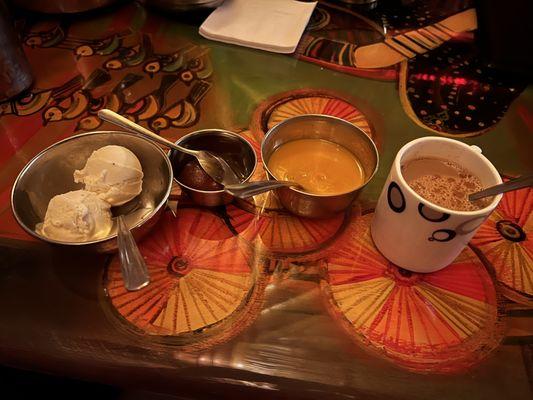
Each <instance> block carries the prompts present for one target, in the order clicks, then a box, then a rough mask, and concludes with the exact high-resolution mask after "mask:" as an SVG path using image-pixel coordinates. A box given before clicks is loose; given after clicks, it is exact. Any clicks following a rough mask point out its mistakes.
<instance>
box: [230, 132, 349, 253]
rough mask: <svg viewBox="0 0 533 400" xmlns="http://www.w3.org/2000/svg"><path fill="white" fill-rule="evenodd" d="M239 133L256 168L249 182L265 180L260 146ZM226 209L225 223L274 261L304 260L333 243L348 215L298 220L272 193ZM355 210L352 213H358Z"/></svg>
mask: <svg viewBox="0 0 533 400" xmlns="http://www.w3.org/2000/svg"><path fill="white" fill-rule="evenodd" d="M240 134H241V135H242V136H243V137H244V138H246V140H248V142H250V144H251V145H252V147H253V148H254V151H255V152H256V156H257V160H258V161H257V167H256V169H255V172H254V174H253V175H252V177H251V179H250V181H259V180H265V179H268V177H267V174H266V171H265V169H264V168H263V164H262V159H261V150H260V143H259V141H258V140H257V139H255V138H254V137H253V135H252V133H251V132H250V131H249V130H244V131H242V132H240ZM236 204H237V205H234V204H230V205H228V206H226V209H225V213H226V216H227V217H228V218H227V220H228V223H229V224H230V226H231V227H232V228H233V231H234V232H235V233H237V234H238V235H239V238H240V239H241V240H244V241H245V242H247V243H248V245H249V247H251V248H252V249H253V251H254V252H255V253H257V254H260V255H267V256H268V257H270V258H274V259H291V260H298V261H304V260H305V261H307V260H309V259H316V258H318V257H319V254H320V250H322V249H324V248H325V247H326V246H327V245H328V244H329V243H331V241H332V240H334V239H335V238H336V237H337V236H338V234H339V233H340V232H342V229H343V228H344V226H345V225H346V222H347V217H348V214H349V212H347V213H340V214H338V215H335V216H333V217H331V218H325V219H309V218H300V217H298V216H296V215H294V214H291V213H289V212H287V211H286V210H284V209H283V206H282V205H281V204H280V202H279V200H278V199H277V197H276V195H275V193H274V192H267V193H264V194H260V195H257V196H254V197H253V198H251V199H246V200H239V201H238V202H237V203H236ZM357 211H358V209H356V210H355V211H352V212H357Z"/></svg>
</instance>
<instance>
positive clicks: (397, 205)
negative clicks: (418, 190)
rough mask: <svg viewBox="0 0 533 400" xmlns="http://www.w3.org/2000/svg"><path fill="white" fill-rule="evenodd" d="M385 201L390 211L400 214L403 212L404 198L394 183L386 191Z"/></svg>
mask: <svg viewBox="0 0 533 400" xmlns="http://www.w3.org/2000/svg"><path fill="white" fill-rule="evenodd" d="M387 201H388V202H389V207H390V208H391V210H392V211H394V212H397V213H401V212H403V211H404V210H405V206H406V204H405V197H404V195H403V193H402V191H401V190H400V186H398V184H397V183H396V182H394V181H393V182H391V183H390V185H389V188H388V189H387Z"/></svg>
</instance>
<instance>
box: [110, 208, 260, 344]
mask: <svg viewBox="0 0 533 400" xmlns="http://www.w3.org/2000/svg"><path fill="white" fill-rule="evenodd" d="M139 249H140V251H141V253H142V255H143V257H144V259H145V260H146V264H147V266H148V271H149V273H150V278H151V283H150V285H148V286H147V287H145V288H143V289H141V290H138V291H135V292H129V291H127V290H126V289H125V288H124V282H123V279H122V273H121V271H120V260H119V258H118V255H116V256H114V257H113V259H112V260H111V262H110V264H109V265H108V267H107V269H106V274H105V280H104V286H105V291H106V294H107V299H108V300H109V301H108V304H109V306H110V307H111V308H112V311H113V314H114V315H118V316H119V322H121V327H123V328H125V329H128V330H131V331H132V332H135V333H137V334H141V335H150V336H151V339H152V340H153V341H155V342H160V343H163V344H171V345H178V346H181V347H182V348H183V349H184V350H200V349H203V348H207V347H210V346H213V345H215V344H218V343H221V342H224V341H226V340H229V339H230V338H231V337H233V336H235V335H236V334H238V333H239V332H241V331H242V330H243V329H244V328H245V327H246V326H248V325H249V324H250V323H251V322H252V321H253V320H254V318H255V317H256V315H257V313H258V311H259V309H260V307H261V304H262V297H263V291H264V288H265V285H266V282H267V280H268V278H267V276H266V274H265V268H264V267H263V264H261V260H259V259H258V258H256V257H254V255H253V253H252V252H250V251H248V249H246V248H245V247H243V246H242V245H241V244H240V241H239V240H238V239H237V238H236V237H235V236H234V235H233V233H232V232H231V231H230V230H229V229H228V227H227V226H226V224H225V223H224V221H223V220H222V219H221V218H219V217H218V216H217V215H215V214H214V213H213V212H211V211H209V210H202V209H197V208H183V209H178V211H177V214H176V217H174V216H173V214H172V213H170V212H166V213H165V215H164V216H163V217H162V221H160V223H159V224H158V225H157V227H156V228H155V229H154V230H153V231H152V232H151V233H150V235H149V237H147V238H146V239H145V240H143V241H142V242H141V243H140V244H139ZM113 320H114V321H115V320H116V319H115V318H113Z"/></svg>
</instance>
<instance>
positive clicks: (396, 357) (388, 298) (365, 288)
mask: <svg viewBox="0 0 533 400" xmlns="http://www.w3.org/2000/svg"><path fill="white" fill-rule="evenodd" d="M372 216H373V214H372V213H369V214H366V215H364V216H362V217H360V218H356V219H354V220H352V222H351V224H350V225H349V226H348V228H347V230H346V232H345V234H344V235H343V236H342V237H341V238H340V239H339V240H338V241H337V242H336V243H335V244H334V245H333V246H332V247H331V249H330V250H329V251H328V254H329V255H328V256H327V260H326V261H325V262H324V279H323V280H322V282H321V287H322V289H323V291H324V293H325V294H326V297H327V299H328V305H329V309H330V311H331V314H332V315H333V316H334V318H335V320H337V321H339V323H340V324H341V325H342V327H343V328H344V329H345V330H346V332H347V333H348V334H349V336H350V337H351V338H352V339H354V340H355V341H356V342H357V343H360V344H363V345H366V346H368V347H369V348H370V349H372V350H373V351H374V352H377V353H378V354H380V355H382V356H383V357H385V358H387V359H389V360H391V361H393V362H394V363H396V364H397V365H399V366H401V367H404V368H407V369H411V370H414V371H418V372H435V373H452V372H458V371H461V370H463V369H466V368H468V367H470V366H472V365H474V364H475V363H477V362H479V361H480V360H482V359H483V358H485V357H486V356H487V355H488V354H489V353H490V352H491V351H492V350H494V349H495V348H496V346H497V345H498V344H499V342H500V340H501V337H502V330H501V329H500V324H499V315H498V302H497V295H496V290H495V287H494V284H493V282H492V279H491V277H490V275H489V273H488V272H487V271H486V270H485V268H484V266H483V264H482V263H481V261H480V260H479V259H478V257H477V256H476V255H475V254H474V253H473V252H472V251H471V250H470V249H468V248H467V249H465V251H463V252H462V253H461V254H460V256H459V257H458V258H457V259H456V260H455V261H454V262H453V263H452V264H451V265H449V266H448V267H446V268H444V269H442V270H440V271H437V272H434V273H429V274H418V273H414V272H409V271H407V270H404V269H402V268H399V267H396V266H395V265H393V264H391V263H390V262H389V261H387V260H386V259H385V258H384V257H383V256H382V255H381V254H380V253H379V252H378V250H377V249H376V248H375V246H374V244H373V242H372V238H371V236H370V222H371V220H372Z"/></svg>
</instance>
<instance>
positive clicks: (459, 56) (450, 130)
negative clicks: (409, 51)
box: [400, 40, 526, 137]
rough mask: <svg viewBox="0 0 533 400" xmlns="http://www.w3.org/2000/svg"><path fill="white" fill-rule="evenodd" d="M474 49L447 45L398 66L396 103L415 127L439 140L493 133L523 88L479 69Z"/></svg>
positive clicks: (511, 78) (512, 80) (455, 43)
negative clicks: (399, 100) (398, 93)
mask: <svg viewBox="0 0 533 400" xmlns="http://www.w3.org/2000/svg"><path fill="white" fill-rule="evenodd" d="M474 46H475V44H474V42H473V41H472V40H460V41H459V40H456V41H451V42H447V43H445V44H443V45H441V46H440V47H438V48H437V49H435V50H433V51H431V52H428V53H425V54H423V55H422V56H418V57H414V58H412V59H410V60H408V61H404V62H403V63H402V64H401V68H400V99H401V101H402V105H403V107H404V109H405V111H406V113H407V115H408V116H409V117H410V118H411V119H412V120H413V121H415V122H416V123H417V124H418V125H420V126H422V127H423V128H426V129H428V130H430V131H432V132H435V133H438V134H441V135H444V136H450V137H469V136H476V135H479V134H482V133H484V132H486V131H488V130H489V129H491V128H493V127H494V126H495V125H496V124H497V123H498V122H499V121H500V120H501V118H503V116H504V115H505V113H506V112H507V109H508V108H509V106H510V105H511V103H512V102H513V100H514V99H516V98H517V97H518V95H519V94H520V93H521V92H522V90H524V88H525V87H526V84H525V82H522V81H520V80H518V79H517V78H516V77H514V76H510V75H507V76H502V74H497V73H496V72H495V71H494V70H492V69H490V68H488V67H486V66H485V65H484V64H482V63H481V61H480V60H479V59H478V58H477V56H476V49H475V47H474Z"/></svg>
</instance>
